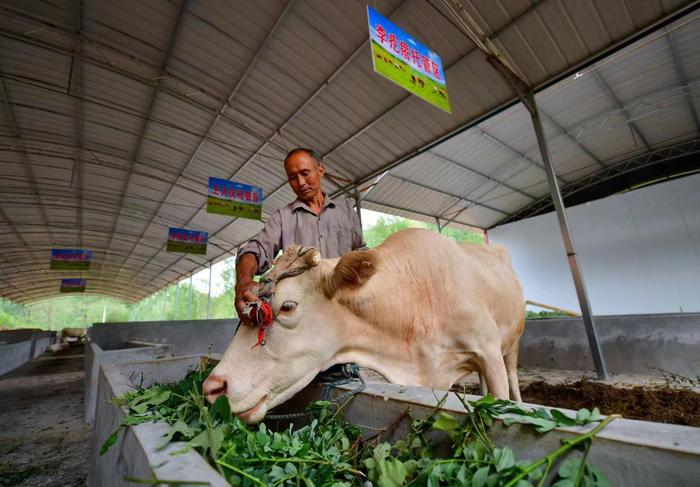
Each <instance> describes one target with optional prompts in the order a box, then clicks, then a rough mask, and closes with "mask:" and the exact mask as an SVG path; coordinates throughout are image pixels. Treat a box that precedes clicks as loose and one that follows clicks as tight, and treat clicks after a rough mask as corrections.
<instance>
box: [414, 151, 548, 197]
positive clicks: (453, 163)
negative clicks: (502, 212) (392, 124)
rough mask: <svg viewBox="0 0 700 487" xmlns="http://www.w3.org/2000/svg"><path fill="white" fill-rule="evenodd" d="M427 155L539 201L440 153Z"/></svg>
mask: <svg viewBox="0 0 700 487" xmlns="http://www.w3.org/2000/svg"><path fill="white" fill-rule="evenodd" d="M427 153H428V154H430V155H432V156H435V157H437V158H438V159H441V160H443V161H445V162H447V163H449V164H451V165H453V166H455V167H457V168H459V169H466V170H467V171H469V172H471V173H474V174H476V175H477V176H480V177H482V178H483V179H486V180H487V181H492V182H494V183H497V185H498V186H503V187H504V188H507V189H509V190H511V191H513V192H515V193H518V194H521V195H523V196H525V197H526V198H529V199H531V200H536V199H537V198H536V197H535V196H533V195H531V194H529V193H526V192H525V191H523V190H521V189H518V188H516V187H515V186H511V185H510V184H508V183H506V182H504V181H503V180H501V179H498V178H494V177H492V176H489V175H488V174H485V173H483V172H481V171H477V170H476V169H473V168H471V167H469V166H465V165H464V164H461V163H459V162H457V161H455V160H453V159H450V158H449V157H446V156H443V155H442V154H439V153H437V152H435V151H433V150H429V151H427Z"/></svg>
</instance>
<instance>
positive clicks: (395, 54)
mask: <svg viewBox="0 0 700 487" xmlns="http://www.w3.org/2000/svg"><path fill="white" fill-rule="evenodd" d="M367 21H368V23H369V38H370V44H371V45H372V63H373V65H374V70H375V71H376V72H377V73H379V74H381V75H382V76H385V77H387V78H389V79H390V80H391V81H393V82H394V83H396V84H397V85H399V86H400V87H402V88H404V89H406V90H408V91H410V92H411V93H413V94H414V95H418V96H420V97H421V98H423V99H424V100H425V101H427V102H429V103H432V104H433V105H435V106H436V107H438V108H440V109H442V110H445V111H446V112H447V113H452V110H451V109H450V99H449V97H448V95H447V84H446V83H445V73H444V72H443V70H442V60H441V59H440V56H438V55H437V54H435V53H434V52H433V51H431V50H430V49H428V48H427V47H425V46H424V45H422V44H419V43H418V42H416V41H414V40H413V39H412V38H411V36H410V35H408V34H407V33H406V32H404V31H403V30H401V28H399V27H398V26H396V25H395V24H393V23H392V22H391V21H390V20H389V19H387V18H385V17H382V16H381V14H380V13H379V12H377V11H376V10H374V9H373V8H372V7H370V6H369V5H367Z"/></svg>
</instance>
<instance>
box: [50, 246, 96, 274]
mask: <svg viewBox="0 0 700 487" xmlns="http://www.w3.org/2000/svg"><path fill="white" fill-rule="evenodd" d="M91 260H92V250H83V249H51V269H54V270H61V271H86V270H88V269H89V268H90V261H91Z"/></svg>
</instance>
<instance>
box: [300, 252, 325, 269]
mask: <svg viewBox="0 0 700 487" xmlns="http://www.w3.org/2000/svg"><path fill="white" fill-rule="evenodd" d="M304 260H305V261H306V264H307V265H309V266H310V267H316V266H317V265H319V264H320V263H321V252H319V251H318V249H314V248H310V249H308V250H307V251H306V252H305V253H304Z"/></svg>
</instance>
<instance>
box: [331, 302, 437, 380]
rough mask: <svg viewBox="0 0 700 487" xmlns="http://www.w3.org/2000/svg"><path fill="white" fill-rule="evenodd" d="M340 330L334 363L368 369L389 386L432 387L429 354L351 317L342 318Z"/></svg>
mask: <svg viewBox="0 0 700 487" xmlns="http://www.w3.org/2000/svg"><path fill="white" fill-rule="evenodd" d="M343 318H344V319H343V321H344V323H343V326H341V327H340V336H339V340H338V343H339V349H338V351H337V353H336V354H335V355H334V357H333V362H334V363H349V362H352V363H356V364H358V365H360V366H362V367H367V368H370V369H372V370H374V371H376V372H378V373H380V374H382V375H383V376H384V377H386V378H387V380H389V381H390V382H394V383H397V384H406V385H426V384H430V383H433V384H434V377H432V370H431V363H432V362H433V361H434V359H435V357H433V358H432V360H430V357H429V354H427V353H424V351H423V350H422V349H421V347H419V346H416V345H415V344H414V345H413V346H411V347H407V346H406V344H405V342H404V341H403V340H402V339H401V337H399V336H392V335H391V334H390V333H387V330H382V329H379V328H377V327H376V326H374V325H373V324H371V323H368V322H367V321H364V320H361V319H358V318H357V317H355V316H354V315H352V314H351V313H347V314H346V316H344V317H343Z"/></svg>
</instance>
